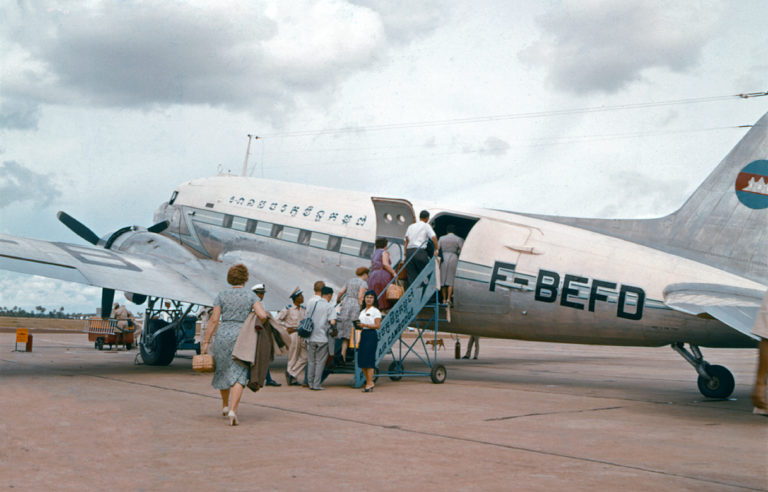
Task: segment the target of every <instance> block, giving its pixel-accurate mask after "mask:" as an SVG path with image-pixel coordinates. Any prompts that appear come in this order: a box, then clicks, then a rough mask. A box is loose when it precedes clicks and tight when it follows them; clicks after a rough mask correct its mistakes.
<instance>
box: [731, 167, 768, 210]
mask: <svg viewBox="0 0 768 492" xmlns="http://www.w3.org/2000/svg"><path fill="white" fill-rule="evenodd" d="M736 196H738V197H739V201H740V202H741V203H743V204H744V205H746V206H747V207H749V208H754V209H761V208H768V161H766V160H760V161H753V162H750V163H749V164H747V165H746V166H745V167H744V169H742V170H741V172H740V173H739V175H738V176H737V177H736Z"/></svg>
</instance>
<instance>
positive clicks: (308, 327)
mask: <svg viewBox="0 0 768 492" xmlns="http://www.w3.org/2000/svg"><path fill="white" fill-rule="evenodd" d="M316 307H317V303H315V305H314V306H312V312H311V313H309V316H306V317H304V319H303V320H301V321H299V328H298V329H297V330H296V332H297V333H298V334H299V336H300V337H301V338H309V337H310V336H312V332H313V331H314V329H315V322H314V321H312V315H313V314H315V308H316Z"/></svg>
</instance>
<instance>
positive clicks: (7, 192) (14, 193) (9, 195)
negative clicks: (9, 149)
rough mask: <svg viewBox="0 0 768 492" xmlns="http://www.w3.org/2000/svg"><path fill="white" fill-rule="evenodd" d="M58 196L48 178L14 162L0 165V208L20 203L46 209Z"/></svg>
mask: <svg viewBox="0 0 768 492" xmlns="http://www.w3.org/2000/svg"><path fill="white" fill-rule="evenodd" d="M59 196H61V192H60V191H59V190H58V189H57V188H56V186H55V185H54V183H53V180H52V179H51V177H50V176H46V175H43V174H38V173H36V172H34V171H32V170H30V169H27V168H25V167H24V166H22V165H21V164H19V163H18V162H16V161H5V162H3V164H2V165H0V208H3V207H6V206H8V205H10V204H11V203H14V202H22V201H34V202H35V203H37V204H38V205H39V206H40V207H46V206H48V205H49V204H50V203H51V201H52V200H54V199H56V198H57V197H59Z"/></svg>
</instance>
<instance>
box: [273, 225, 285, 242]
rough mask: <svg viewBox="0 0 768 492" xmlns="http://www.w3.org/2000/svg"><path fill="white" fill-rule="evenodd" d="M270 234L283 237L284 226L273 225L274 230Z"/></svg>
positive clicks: (279, 237) (278, 237)
mask: <svg viewBox="0 0 768 492" xmlns="http://www.w3.org/2000/svg"><path fill="white" fill-rule="evenodd" d="M270 236H272V237H274V238H277V239H281V238H282V237H283V226H281V225H280V224H274V225H272V232H271V233H270Z"/></svg>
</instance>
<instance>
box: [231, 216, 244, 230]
mask: <svg viewBox="0 0 768 492" xmlns="http://www.w3.org/2000/svg"><path fill="white" fill-rule="evenodd" d="M247 225H248V219H246V218H245V217H234V218H233V219H232V225H230V227H231V228H232V229H235V230H236V231H243V232H245V228H246V227H247Z"/></svg>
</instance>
